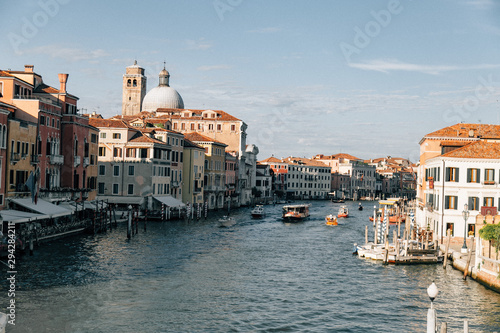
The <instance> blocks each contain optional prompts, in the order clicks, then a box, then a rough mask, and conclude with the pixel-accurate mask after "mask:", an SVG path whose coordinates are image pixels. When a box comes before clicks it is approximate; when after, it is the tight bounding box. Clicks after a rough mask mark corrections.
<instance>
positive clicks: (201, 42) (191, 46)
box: [186, 38, 213, 50]
mask: <svg viewBox="0 0 500 333" xmlns="http://www.w3.org/2000/svg"><path fill="white" fill-rule="evenodd" d="M186 44H187V47H188V50H208V49H210V48H212V47H213V44H212V43H211V42H208V41H206V40H205V39H204V38H200V39H198V40H191V39H188V40H186Z"/></svg>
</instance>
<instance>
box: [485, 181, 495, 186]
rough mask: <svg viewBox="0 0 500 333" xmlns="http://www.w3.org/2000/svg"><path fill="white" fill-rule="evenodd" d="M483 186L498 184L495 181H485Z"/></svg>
mask: <svg viewBox="0 0 500 333" xmlns="http://www.w3.org/2000/svg"><path fill="white" fill-rule="evenodd" d="M482 184H483V185H487V186H488V185H489V186H491V185H496V184H497V183H496V182H495V181H494V180H485V181H484V182H483V183H482Z"/></svg>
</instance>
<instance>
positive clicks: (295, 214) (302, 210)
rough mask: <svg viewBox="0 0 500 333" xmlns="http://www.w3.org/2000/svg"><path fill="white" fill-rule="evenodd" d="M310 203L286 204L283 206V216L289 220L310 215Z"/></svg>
mask: <svg viewBox="0 0 500 333" xmlns="http://www.w3.org/2000/svg"><path fill="white" fill-rule="evenodd" d="M310 206H311V205H310V204H299V205H286V206H283V211H282V215H281V217H282V218H283V219H284V220H287V221H290V222H292V221H300V220H303V219H305V218H307V217H309V207H310Z"/></svg>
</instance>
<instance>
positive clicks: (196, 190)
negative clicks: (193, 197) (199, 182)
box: [193, 187, 203, 193]
mask: <svg viewBox="0 0 500 333" xmlns="http://www.w3.org/2000/svg"><path fill="white" fill-rule="evenodd" d="M202 190H203V188H202V187H195V188H194V190H193V193H201V191H202Z"/></svg>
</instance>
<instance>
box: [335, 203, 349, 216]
mask: <svg viewBox="0 0 500 333" xmlns="http://www.w3.org/2000/svg"><path fill="white" fill-rule="evenodd" d="M337 216H338V217H349V209H348V208H347V206H345V205H342V206H340V208H339V213H338V215H337Z"/></svg>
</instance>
